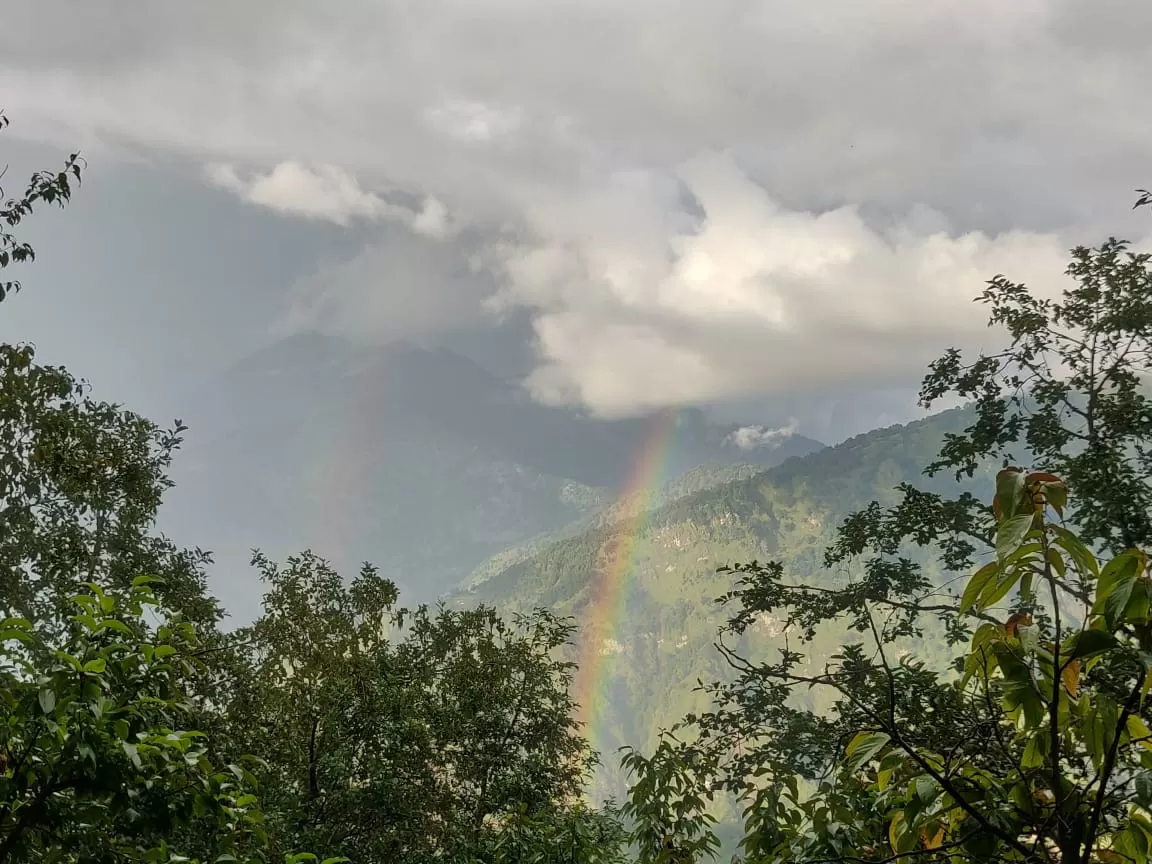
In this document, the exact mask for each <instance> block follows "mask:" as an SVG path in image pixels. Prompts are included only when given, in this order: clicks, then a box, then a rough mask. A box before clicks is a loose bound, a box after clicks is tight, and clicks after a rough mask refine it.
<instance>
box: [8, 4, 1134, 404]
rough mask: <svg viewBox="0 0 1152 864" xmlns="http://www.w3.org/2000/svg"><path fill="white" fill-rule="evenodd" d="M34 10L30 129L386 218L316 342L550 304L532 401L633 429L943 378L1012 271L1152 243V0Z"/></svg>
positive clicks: (309, 212)
mask: <svg viewBox="0 0 1152 864" xmlns="http://www.w3.org/2000/svg"><path fill="white" fill-rule="evenodd" d="M5 23H6V26H5V28H4V29H3V31H0V91H2V92H4V93H5V94H8V95H7V102H6V104H5V107H6V109H7V111H8V113H9V115H10V116H12V117H13V118H14V119H16V118H19V123H18V124H17V125H16V126H14V127H13V129H14V130H15V131H22V130H23V131H24V132H25V134H30V135H35V136H38V137H41V138H44V139H46V140H48V139H51V140H58V141H60V142H61V143H63V144H66V145H71V144H73V143H80V144H81V145H84V146H86V147H88V148H89V149H90V152H92V153H95V154H100V153H103V154H107V156H108V158H114V157H115V156H117V155H118V154H120V155H122V154H125V153H132V154H138V153H140V152H147V153H162V154H165V155H172V154H175V155H177V156H179V157H181V158H183V159H187V160H191V161H193V162H195V163H197V164H199V165H206V166H209V167H208V168H207V169H206V170H207V177H208V178H209V181H210V182H212V183H214V184H215V185H217V186H220V187H222V188H225V189H227V190H229V191H231V192H232V193H233V194H236V195H238V196H239V197H241V198H242V199H244V200H246V201H249V202H251V203H252V204H254V205H258V206H261V207H265V208H268V209H269V210H271V211H273V212H276V213H280V214H283V215H284V216H286V217H291V218H306V219H313V220H324V221H328V222H332V223H334V224H337V225H346V226H349V227H350V228H352V227H356V228H357V229H360V228H363V227H364V226H375V229H376V230H378V231H379V232H380V236H379V237H377V238H374V239H371V240H369V241H368V242H367V244H366V247H365V249H364V250H363V251H362V252H361V253H359V254H358V255H355V256H353V257H352V258H350V259H349V260H348V261H344V262H337V263H334V264H332V265H331V266H327V267H326V268H324V269H322V270H321V271H320V272H318V273H314V274H305V275H302V276H301V279H300V281H299V283H298V285H297V286H296V288H295V290H293V291H292V292H290V293H289V294H288V299H287V303H288V306H289V313H288V315H287V318H288V319H289V320H290V321H292V322H294V323H293V326H296V327H310V326H317V327H327V328H334V329H339V330H342V331H354V332H355V333H357V334H360V335H363V336H371V335H372V334H376V335H377V336H378V337H380V338H385V337H391V335H393V334H394V333H395V332H396V331H397V330H398V329H400V330H402V329H404V328H405V327H414V328H417V329H423V330H425V331H428V330H435V329H436V328H437V327H440V328H449V329H450V328H452V327H459V326H461V322H462V321H467V322H471V323H472V324H475V323H476V322H479V321H480V320H482V316H483V315H484V314H487V315H489V316H492V317H495V318H498V317H499V316H500V315H504V314H522V313H525V312H527V313H528V314H529V315H530V316H531V318H532V321H533V331H534V334H535V345H536V350H537V356H538V363H537V365H536V368H535V370H534V372H533V373H532V374H531V375H530V376H529V377H528V379H527V381H526V386H527V387H528V388H529V390H530V391H531V392H532V394H533V395H534V396H535V397H536V398H538V399H541V400H543V401H546V402H553V403H566V404H569V403H570V404H580V405H583V406H586V407H588V408H590V409H592V410H593V411H595V412H597V413H600V414H604V415H620V414H628V413H635V412H638V411H644V410H647V409H649V408H654V407H658V406H662V405H667V404H674V403H680V402H692V401H708V400H713V399H721V398H729V397H733V396H738V395H741V394H745V393H763V392H775V391H783V390H788V391H795V390H797V389H802V388H804V387H826V386H865V385H868V384H869V383H870V382H871V383H874V382H877V381H885V382H891V381H896V380H907V379H909V378H910V377H911V378H915V377H917V376H918V374H919V372H920V371H921V370H922V368H923V365H924V363H925V362H927V361H928V360H929V359H931V358H932V357H934V356H935V355H937V354H938V353H939V352H940V350H941V349H942V348H943V347H945V346H946V345H949V344H953V343H959V344H962V345H968V346H978V345H979V344H980V343H981V341H982V340H983V339H985V338H987V334H986V332H985V330H984V328H983V321H984V316H983V314H982V310H981V309H980V308H979V307H978V306H974V305H973V304H972V303H971V298H972V297H973V296H974V295H975V294H976V293H978V292H979V290H980V288H981V287H982V285H983V283H984V282H985V281H986V280H987V279H989V278H991V277H992V276H994V275H996V274H998V273H1004V274H1006V275H1009V276H1011V277H1012V278H1013V279H1018V280H1023V281H1030V282H1034V283H1035V284H1037V285H1040V286H1042V288H1043V290H1045V291H1054V290H1058V288H1059V287H1060V286H1061V285H1062V284H1063V277H1062V276H1061V275H1060V274H1061V272H1062V270H1063V267H1064V264H1065V258H1066V251H1065V250H1066V248H1067V247H1068V246H1070V245H1072V244H1073V243H1077V242H1096V241H1097V240H1100V239H1103V236H1104V235H1105V233H1109V232H1116V233H1129V234H1132V233H1134V232H1146V226H1145V224H1144V223H1143V222H1140V221H1135V220H1136V219H1137V218H1138V217H1132V216H1129V215H1128V214H1127V212H1126V211H1127V208H1128V206H1129V204H1130V201H1131V190H1132V188H1133V187H1134V186H1138V185H1147V183H1148V182H1149V178H1148V177H1147V176H1145V175H1146V174H1147V171H1148V167H1147V159H1146V154H1147V153H1148V152H1149V148H1150V147H1152V113H1150V112H1148V111H1144V110H1140V108H1139V106H1141V105H1143V104H1144V102H1145V100H1146V95H1145V92H1144V91H1145V83H1144V82H1146V81H1147V80H1150V79H1152V52H1148V51H1147V50H1146V41H1145V40H1144V39H1143V38H1142V37H1141V35H1140V34H1142V33H1146V32H1147V30H1148V28H1149V27H1152V6H1149V4H1146V3H1140V2H1138V0H1103V2H1100V3H1097V4H1093V5H1092V7H1091V9H1089V8H1088V7H1086V6H1085V5H1084V4H1081V3H1076V2H1073V0H1020V2H1014V3H1010V4H1005V3H993V2H991V0H976V2H971V0H966V2H960V0H941V2H936V3H929V4H925V3H916V2H912V0H879V2H875V3H870V4H859V3H855V2H850V0H833V2H829V3H824V4H811V3H808V2H804V0H714V2H709V3H699V4H679V5H675V6H673V7H669V6H668V4H666V3H662V2H658V0H634V2H631V3H626V4H625V3H618V2H608V0H574V2H564V3H560V2H541V0H533V2H529V0H435V2H423V3H410V2H403V0H375V2H371V3H369V2H360V0H351V2H348V3H343V4H340V6H339V9H329V8H328V7H326V6H323V5H322V4H320V5H318V4H315V3H306V2H304V0H287V2H278V3H276V4H275V5H273V4H272V3H271V2H270V0H254V2H251V3H246V4H243V6H236V5H235V4H225V3H224V0H205V2H201V3H196V4H177V3H165V2H159V3H158V2H154V0H148V2H145V0H116V2H115V3H113V2H111V0H92V2H88V3H85V4H82V5H80V6H77V5H76V4H72V3H70V2H68V0H37V2H19V3H17V4H16V9H15V10H13V11H11V12H10V13H9V14H7V15H6V22H5ZM44 32H51V33H52V34H53V35H52V39H51V40H48V39H44V38H36V36H37V34H40V33H44ZM1126 220H1127V221H1126ZM302 296H310V297H313V298H315V297H319V298H321V299H320V300H318V301H308V302H304V301H302V300H301V297H302ZM413 309H416V310H417V311H416V312H413V311H412V310H413ZM277 317H278V318H283V317H284V315H283V310H279V311H278V312H277Z"/></svg>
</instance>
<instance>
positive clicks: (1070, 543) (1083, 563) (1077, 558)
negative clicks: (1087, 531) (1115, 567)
mask: <svg viewBox="0 0 1152 864" xmlns="http://www.w3.org/2000/svg"><path fill="white" fill-rule="evenodd" d="M1048 528H1049V529H1050V530H1051V531H1052V533H1053V534H1054V535H1055V537H1056V539H1055V540H1054V541H1053V542H1055V543H1056V545H1057V546H1060V547H1061V548H1062V549H1063V550H1064V551H1065V552H1067V553H1068V557H1069V558H1071V559H1072V562H1073V563H1074V564H1075V565H1076V569H1077V570H1079V571H1080V575H1081V576H1085V577H1087V576H1091V577H1093V578H1096V577H1099V575H1100V563H1099V562H1098V561H1097V560H1096V556H1095V555H1093V554H1092V550H1091V549H1089V548H1088V547H1087V546H1085V545H1084V543H1083V541H1082V540H1081V539H1080V538H1079V537H1077V536H1076V535H1075V534H1073V533H1072V532H1071V531H1069V530H1068V529H1067V528H1064V527H1063V526H1061V525H1052V524H1049V526H1048Z"/></svg>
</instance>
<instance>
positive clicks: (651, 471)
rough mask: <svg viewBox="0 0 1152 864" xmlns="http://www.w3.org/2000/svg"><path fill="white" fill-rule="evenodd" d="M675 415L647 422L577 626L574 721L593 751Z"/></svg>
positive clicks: (602, 732) (601, 731) (603, 728)
mask: <svg viewBox="0 0 1152 864" xmlns="http://www.w3.org/2000/svg"><path fill="white" fill-rule="evenodd" d="M679 417H680V412H679V411H678V410H675V409H673V410H667V411H662V412H661V413H659V414H657V415H655V416H654V417H653V418H652V419H651V420H650V421H649V422H648V426H647V429H646V430H645V435H644V438H643V443H642V444H641V447H640V450H639V453H638V454H637V458H636V460H635V462H634V463H633V466H632V470H631V472H630V473H629V475H628V481H627V483H626V484H625V486H624V489H623V491H622V492H621V495H620V501H621V502H622V504H623V506H624V508H625V515H624V517H623V518H622V519H621V520H620V521H619V522H617V523H616V524H615V525H614V526H612V528H611V529H610V536H609V538H608V539H607V540H606V541H605V543H604V545H603V546H602V547H601V549H600V555H599V560H598V564H597V568H596V572H595V574H594V575H593V577H592V584H591V598H590V600H589V603H588V610H587V612H586V614H585V616H584V621H583V625H582V627H581V638H580V644H579V660H578V664H579V665H578V666H577V670H576V677H575V680H574V682H573V694H574V696H573V698H574V699H575V701H576V705H577V709H576V719H577V720H578V721H579V722H580V724H581V727H582V728H583V730H584V732H585V734H586V735H587V737H588V740H589V742H590V743H591V744H592V747H593V748H594V749H596V750H601V751H602V746H603V745H604V744H606V742H607V740H608V737H609V736H608V734H607V732H608V730H607V723H606V720H607V717H606V714H607V712H606V711H605V710H604V709H605V707H606V703H607V702H608V693H607V685H608V682H609V676H608V675H607V674H606V672H607V663H606V658H607V657H608V654H609V652H607V651H606V650H605V645H606V642H607V641H608V640H610V639H612V638H614V637H615V635H616V634H617V633H618V632H619V627H620V618H621V614H622V612H623V610H624V605H625V600H626V599H627V594H628V592H627V591H626V590H625V589H626V588H627V586H628V583H629V581H630V579H631V578H632V577H633V576H634V570H635V566H634V565H635V557H636V551H637V547H638V546H639V542H640V535H641V533H643V531H644V529H645V527H646V526H647V519H648V517H649V516H650V514H651V512H652V510H653V509H654V508H655V507H656V506H657V505H658V504H659V498H660V493H661V491H662V490H663V488H664V484H665V482H666V479H667V473H668V462H669V456H670V455H671V451H672V444H673V441H674V439H675V432H676V428H677V425H678V422H679ZM600 756H601V759H602V760H603V759H610V758H611V757H610V754H608V753H605V752H601V753H600Z"/></svg>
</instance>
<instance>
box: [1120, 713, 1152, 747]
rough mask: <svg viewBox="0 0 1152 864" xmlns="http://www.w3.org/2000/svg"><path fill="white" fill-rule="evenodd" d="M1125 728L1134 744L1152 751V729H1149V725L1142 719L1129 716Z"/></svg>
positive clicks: (1133, 715) (1132, 715)
mask: <svg viewBox="0 0 1152 864" xmlns="http://www.w3.org/2000/svg"><path fill="white" fill-rule="evenodd" d="M1125 727H1126V729H1127V732H1128V735H1129V737H1130V738H1131V739H1132V741H1133V743H1136V744H1139V745H1140V746H1141V747H1143V748H1144V749H1145V750H1152V729H1149V728H1148V724H1147V723H1145V722H1144V720H1143V719H1142V718H1141V717H1138V716H1137V715H1135V714H1129V715H1128V719H1127V721H1125Z"/></svg>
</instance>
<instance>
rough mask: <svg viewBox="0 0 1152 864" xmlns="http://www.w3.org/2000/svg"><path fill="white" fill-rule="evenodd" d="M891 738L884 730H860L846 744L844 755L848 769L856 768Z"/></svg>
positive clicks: (884, 745)
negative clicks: (846, 757) (846, 758)
mask: <svg viewBox="0 0 1152 864" xmlns="http://www.w3.org/2000/svg"><path fill="white" fill-rule="evenodd" d="M890 740H891V739H890V738H889V737H888V735H887V734H886V733H884V732H860V733H859V734H857V735H856V737H854V738H853V739H852V740H851V741H850V742H849V744H848V748H847V750H846V752H845V755H846V756H848V762H847V763H846V765H847V766H848V768H849V770H852V771H855V770H858V769H859V768H860V767H862V766H863V765H866V764H867V763H868V761H869V760H871V759H872V757H874V756H875V755H876V754H877V753H879V752H880V751H881V750H883V749H884V747H886V746H887V744H888V742H889V741H890Z"/></svg>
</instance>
